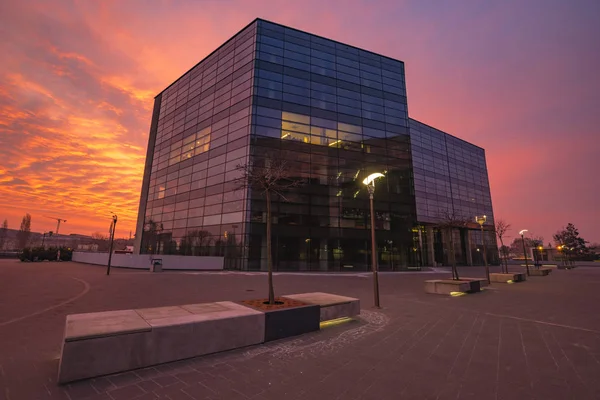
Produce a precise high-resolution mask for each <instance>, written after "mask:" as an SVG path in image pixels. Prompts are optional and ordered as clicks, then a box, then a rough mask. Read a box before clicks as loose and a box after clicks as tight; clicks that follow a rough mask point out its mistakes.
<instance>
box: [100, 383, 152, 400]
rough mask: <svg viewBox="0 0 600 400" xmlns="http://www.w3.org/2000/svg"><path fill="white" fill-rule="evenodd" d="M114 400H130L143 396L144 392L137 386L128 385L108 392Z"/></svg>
mask: <svg viewBox="0 0 600 400" xmlns="http://www.w3.org/2000/svg"><path fill="white" fill-rule="evenodd" d="M108 394H109V395H110V397H112V398H113V399H114V400H130V399H134V398H136V397H138V396H141V395H143V394H144V391H143V390H142V389H141V388H140V387H139V386H137V385H129V386H124V387H121V388H117V389H114V390H111V391H110V392H108Z"/></svg>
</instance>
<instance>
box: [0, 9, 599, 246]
mask: <svg viewBox="0 0 600 400" xmlns="http://www.w3.org/2000/svg"><path fill="white" fill-rule="evenodd" d="M5 3H6V4H3V5H2V6H1V7H2V8H1V12H2V15H3V17H4V18H3V26H2V28H0V32H2V34H3V40H2V41H1V42H0V53H1V54H3V62H2V65H0V220H1V219H3V218H8V219H9V223H10V225H11V227H18V223H19V221H20V218H21V216H22V215H23V213H25V212H30V213H32V215H33V229H34V230H38V231H41V230H44V229H53V228H54V223H53V221H52V220H50V219H45V218H43V217H42V216H43V215H56V216H60V217H62V218H66V219H68V220H69V222H68V223H67V224H65V225H64V228H63V227H62V226H61V229H64V232H77V233H88V234H89V233H91V232H94V231H97V230H100V231H102V232H104V231H105V230H106V229H108V225H109V224H110V215H109V211H114V212H116V213H117V214H119V216H120V222H119V226H120V230H118V231H119V232H118V233H119V234H120V235H122V236H127V235H128V234H129V231H130V230H133V229H134V226H135V219H136V215H137V207H138V201H139V190H140V185H141V179H142V174H143V168H144V157H145V150H146V145H147V137H148V136H147V135H148V129H149V125H150V118H151V111H152V110H151V108H152V104H153V97H154V95H156V94H157V93H159V92H160V91H161V90H162V89H164V88H165V87H166V86H167V85H169V84H170V83H171V82H172V81H174V80H175V79H176V78H178V77H179V76H180V75H181V74H182V73H184V72H185V71H187V70H188V69H189V68H190V67H192V66H193V65H194V64H196V63H197V62H198V61H199V60H201V59H202V58H203V57H204V56H206V55H207V54H209V53H210V52H212V51H213V50H214V49H215V48H217V47H218V46H219V45H220V44H221V43H223V42H224V41H225V40H227V39H228V38H229V37H231V36H232V35H233V34H234V33H235V32H237V31H238V30H239V29H241V28H242V27H243V26H245V25H246V24H247V23H248V22H250V21H251V20H253V19H254V18H255V17H257V16H260V17H262V18H266V19H271V20H274V21H276V22H280V23H283V24H287V25H291V26H294V27H297V28H299V29H303V30H307V31H309V32H313V33H316V34H319V35H322V36H326V37H331V38H333V39H336V40H340V41H343V42H347V43H350V44H354V45H356V46H359V47H363V48H365V49H368V50H372V51H376V52H379V53H382V54H386V55H388V56H390V57H395V58H398V59H401V60H404V61H405V62H406V70H407V86H408V97H409V101H408V103H409V113H410V115H411V117H413V118H416V119H419V120H422V121H423V122H426V123H428V124H431V125H433V126H436V127H438V128H439V129H442V130H446V131H448V132H450V133H452V134H455V135H456V136H459V137H461V138H464V139H465V140H469V141H472V142H473V143H475V144H477V145H480V146H482V147H484V148H485V149H486V152H487V158H488V167H489V171H490V181H491V185H492V198H493V202H494V209H495V213H496V215H497V216H501V217H504V218H506V219H508V220H509V221H511V222H513V225H517V224H526V225H527V226H528V228H529V229H530V230H532V231H538V232H539V234H542V235H544V236H545V237H546V239H549V238H550V235H551V233H552V232H553V231H554V230H556V229H558V228H560V226H562V225H564V224H566V223H567V222H569V221H572V222H575V223H576V225H578V227H580V231H581V232H582V235H584V237H589V238H590V239H592V240H600V230H599V229H598V227H597V226H596V224H595V223H594V222H593V221H594V220H598V219H600V215H598V208H597V206H596V201H595V199H596V198H597V196H599V195H600V188H599V187H598V185H597V184H596V183H595V182H597V181H598V180H597V177H596V174H597V171H598V170H600V164H598V162H599V161H598V157H597V154H595V153H597V150H598V148H597V145H596V146H594V143H595V142H596V141H597V137H598V126H600V120H598V117H597V115H598V114H597V112H596V110H595V107H596V104H597V101H595V97H596V96H597V93H598V92H600V87H599V83H598V82H599V81H598V80H597V79H596V71H597V70H598V67H600V62H599V60H598V54H596V53H593V52H590V50H589V49H590V48H594V47H593V45H594V42H593V38H595V37H598V36H600V32H598V30H599V28H598V26H596V25H593V24H590V23H587V22H586V21H587V20H586V19H585V18H584V17H585V16H587V15H594V13H593V12H589V11H586V10H584V9H583V6H580V5H575V4H573V5H571V4H570V3H569V4H567V3H565V4H563V5H560V6H559V5H555V6H546V5H544V6H543V7H539V5H537V6H536V5H535V3H536V2H535V1H532V2H521V3H518V2H516V3H512V2H505V3H502V4H491V3H490V4H487V5H481V6H479V7H464V6H460V5H454V6H447V5H437V6H436V7H435V8H432V7H430V6H428V5H427V4H426V3H427V2H403V1H400V2H399V1H391V0H384V1H380V2H376V3H374V2H366V1H361V0H352V1H344V2H343V3H342V2H322V1H317V0H306V1H304V2H296V3H293V2H281V1H269V0H257V1H252V2H248V1H233V0H232V1H227V2H197V1H187V2H186V1H177V2H172V1H162V2H152V3H151V4H149V3H147V2H141V1H135V0H129V1H127V2H123V1H116V0H106V1H101V2H90V1H88V2H81V1H68V0H66V1H63V2H59V3H49V2H44V1H28V2H17V1H14V2H5ZM314 10H318V12H315V11H314ZM569 21H580V22H579V23H578V24H577V25H575V24H572V23H569ZM507 26H510V27H511V29H507V28H506V27H507ZM458 27H459V28H460V29H458ZM592 53H593V54H592ZM557 180H559V181H560V186H557ZM574 193H576V196H577V200H576V201H577V208H576V209H572V208H569V207H566V206H565V204H569V203H570V202H572V201H573V196H574ZM566 210H568V211H566ZM590 221H591V222H590Z"/></svg>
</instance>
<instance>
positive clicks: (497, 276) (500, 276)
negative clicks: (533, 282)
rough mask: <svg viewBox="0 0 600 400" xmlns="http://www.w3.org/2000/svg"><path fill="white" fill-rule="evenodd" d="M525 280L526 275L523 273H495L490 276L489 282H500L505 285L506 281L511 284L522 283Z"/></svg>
mask: <svg viewBox="0 0 600 400" xmlns="http://www.w3.org/2000/svg"><path fill="white" fill-rule="evenodd" d="M526 279H527V274H526V273H525V272H522V273H521V272H509V273H507V274H505V273H500V272H495V273H491V274H490V281H492V282H502V283H506V282H508V281H512V282H523V281H525V280H526Z"/></svg>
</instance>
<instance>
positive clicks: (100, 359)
mask: <svg viewBox="0 0 600 400" xmlns="http://www.w3.org/2000/svg"><path fill="white" fill-rule="evenodd" d="M285 297H286V298H288V300H289V301H292V302H295V303H296V304H295V305H294V306H292V307H289V308H280V307H278V306H275V307H274V308H273V309H268V308H267V309H265V308H264V307H262V303H261V307H258V308H257V307H256V306H254V307H253V306H249V305H245V304H239V303H234V302H230V301H224V302H217V303H203V304H188V305H183V306H171V307H158V308H145V309H139V310H121V311H106V312H98V313H88V314H73V315H68V316H67V321H66V326H65V332H64V338H63V343H62V350H61V359H60V364H59V371H58V382H59V383H66V382H72V381H75V380H80V379H86V378H92V377H96V376H100V375H107V374H113V373H116V372H122V371H128V370H132V369H138V368H144V367H149V366H152V365H157V364H162V363H166V362H171V361H177V360H182V359H186V358H192V357H198V356H202V355H205V354H211V353H217V352H221V351H227V350H232V349H237V348H240V347H246V346H251V345H256V344H261V343H264V342H267V341H270V340H276V339H281V338H284V337H290V336H294V335H298V334H303V333H307V332H311V331H315V330H319V322H320V321H326V320H332V319H337V318H342V317H354V316H356V315H358V314H359V313H360V301H359V300H358V299H354V298H351V297H345V296H339V295H333V294H328V293H304V294H296V295H290V296H285Z"/></svg>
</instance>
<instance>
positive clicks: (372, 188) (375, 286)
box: [367, 182, 380, 308]
mask: <svg viewBox="0 0 600 400" xmlns="http://www.w3.org/2000/svg"><path fill="white" fill-rule="evenodd" d="M367 188H368V190H369V205H370V208H371V268H372V269H373V295H374V297H375V308H380V306H379V277H378V274H377V244H376V243H375V212H374V210H373V194H374V193H375V182H373V185H367Z"/></svg>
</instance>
